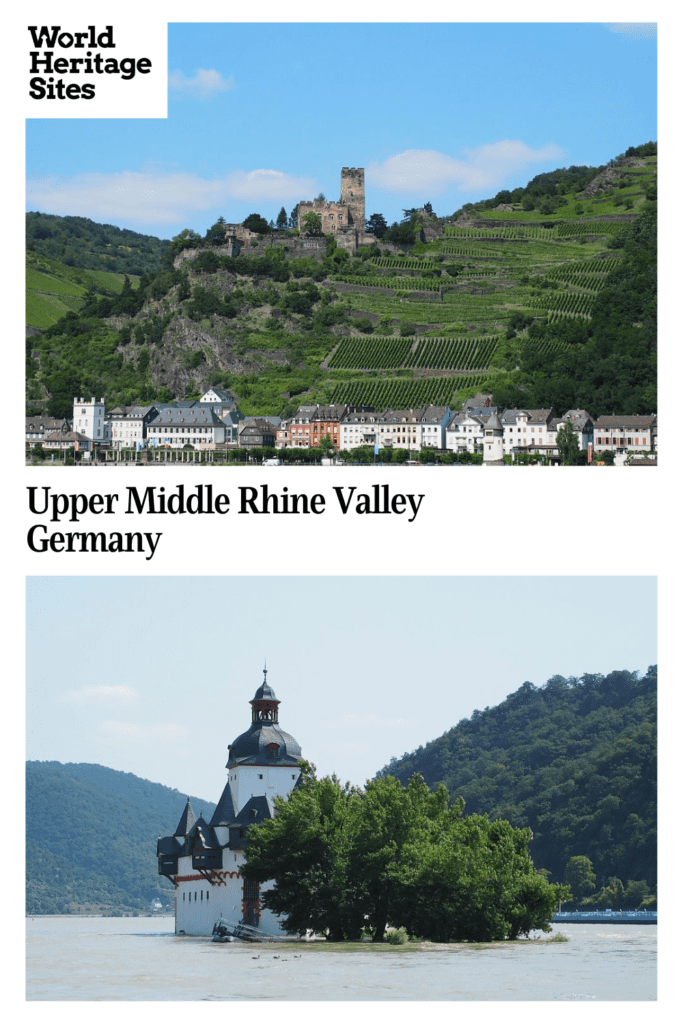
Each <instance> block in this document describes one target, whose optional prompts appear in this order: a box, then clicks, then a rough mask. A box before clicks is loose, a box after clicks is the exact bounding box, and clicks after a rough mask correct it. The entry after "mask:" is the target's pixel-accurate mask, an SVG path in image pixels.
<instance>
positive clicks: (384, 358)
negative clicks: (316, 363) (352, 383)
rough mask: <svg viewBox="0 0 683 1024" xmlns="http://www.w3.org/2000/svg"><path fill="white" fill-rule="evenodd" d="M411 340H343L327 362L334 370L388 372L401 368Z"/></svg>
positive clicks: (409, 348)
mask: <svg viewBox="0 0 683 1024" xmlns="http://www.w3.org/2000/svg"><path fill="white" fill-rule="evenodd" d="M412 346H413V339H412V338H344V339H343V340H342V341H341V342H340V343H339V347H338V348H337V351H336V352H335V353H334V355H333V356H332V357H331V359H330V360H329V361H328V366H329V367H330V368H331V369H334V370H388V369H394V368H398V367H400V366H403V365H404V363H405V360H406V359H407V358H408V356H409V354H410V350H411V348H412Z"/></svg>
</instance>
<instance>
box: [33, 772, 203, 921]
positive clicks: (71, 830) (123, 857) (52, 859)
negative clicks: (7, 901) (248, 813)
mask: <svg viewBox="0 0 683 1024" xmlns="http://www.w3.org/2000/svg"><path fill="white" fill-rule="evenodd" d="M186 800H187V794H184V793H179V792H178V791H177V790H175V789H169V788H168V787H166V786H161V785H159V784H158V783H154V782H148V781H147V780H146V779H140V778H138V777H137V776H135V775H132V774H131V773H130V772H118V771H114V770H113V769H111V768H104V767H102V765H99V764H60V763H59V762H58V761H29V762H28V763H27V765H26V912H27V913H28V914H74V913H92V914H106V913H111V912H112V911H115V912H117V913H121V912H128V913H130V912H135V911H148V910H149V909H150V901H151V900H153V899H154V898H155V897H158V898H159V899H160V900H161V902H162V904H164V905H168V906H169V907H172V905H173V888H172V886H171V885H170V883H169V882H168V880H167V879H165V878H163V877H161V876H160V875H158V874H157V858H156V842H157V838H158V837H159V836H161V835H169V833H172V832H173V830H174V829H175V827H176V825H177V824H178V821H179V820H180V815H181V814H182V811H183V808H184V806H185V802H186ZM192 800H193V806H194V808H195V811H196V813H197V814H199V812H200V811H203V812H204V814H205V815H206V816H207V817H208V816H209V815H210V814H212V813H213V810H214V807H215V804H212V803H209V802H208V801H202V800H199V799H198V798H196V797H194V798H192Z"/></svg>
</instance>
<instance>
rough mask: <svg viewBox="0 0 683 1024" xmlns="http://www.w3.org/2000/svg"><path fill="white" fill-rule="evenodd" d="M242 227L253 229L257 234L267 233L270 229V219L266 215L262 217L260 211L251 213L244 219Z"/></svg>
mask: <svg viewBox="0 0 683 1024" xmlns="http://www.w3.org/2000/svg"><path fill="white" fill-rule="evenodd" d="M242 227H245V228H247V229H248V230H249V231H253V232H254V233H255V234H257V235H267V234H268V232H269V231H270V228H269V226H268V221H267V220H266V219H265V217H262V216H261V214H260V213H250V214H249V216H248V217H247V218H246V219H245V220H243V221H242Z"/></svg>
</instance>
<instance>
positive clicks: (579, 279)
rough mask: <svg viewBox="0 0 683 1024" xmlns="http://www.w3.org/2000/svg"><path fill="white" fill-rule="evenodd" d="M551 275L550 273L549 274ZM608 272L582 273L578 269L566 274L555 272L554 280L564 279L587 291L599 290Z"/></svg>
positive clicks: (573, 285) (567, 282)
mask: <svg viewBox="0 0 683 1024" xmlns="http://www.w3.org/2000/svg"><path fill="white" fill-rule="evenodd" d="M547 276H548V277H550V274H548V275H547ZM606 277H607V274H581V273H579V271H578V270H574V271H569V272H567V273H565V274H553V280H555V281H564V282H565V283H566V284H570V285H572V287H574V288H583V289H584V290H585V291H591V292H599V291H600V289H601V288H602V287H603V285H604V284H605V279H606Z"/></svg>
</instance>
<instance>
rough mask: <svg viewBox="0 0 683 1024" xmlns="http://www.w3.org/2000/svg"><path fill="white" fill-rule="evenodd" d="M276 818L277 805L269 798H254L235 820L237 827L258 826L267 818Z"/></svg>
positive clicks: (248, 801)
mask: <svg viewBox="0 0 683 1024" xmlns="http://www.w3.org/2000/svg"><path fill="white" fill-rule="evenodd" d="M273 817H275V805H274V804H273V801H272V799H271V798H270V797H268V796H252V798H251V799H250V800H247V802H246V804H245V805H244V807H243V808H242V810H241V811H240V813H239V814H238V815H237V817H236V818H235V822H234V824H235V825H241V826H242V828H244V826H245V825H258V824H259V823H260V822H262V821H265V819H266V818H273Z"/></svg>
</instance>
